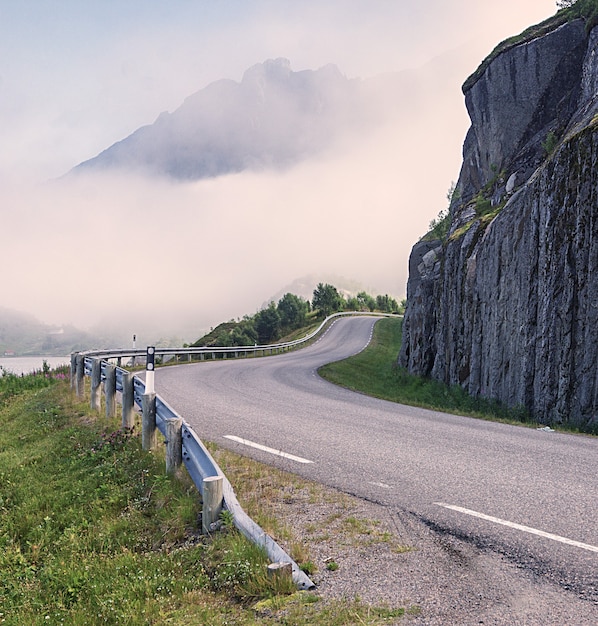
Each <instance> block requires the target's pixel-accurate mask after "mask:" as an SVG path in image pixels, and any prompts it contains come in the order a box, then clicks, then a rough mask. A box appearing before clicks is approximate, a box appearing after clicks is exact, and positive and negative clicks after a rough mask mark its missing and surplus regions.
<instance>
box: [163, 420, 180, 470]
mask: <svg viewBox="0 0 598 626" xmlns="http://www.w3.org/2000/svg"><path fill="white" fill-rule="evenodd" d="M182 426H183V418H181V417H171V418H168V419H165V420H164V430H165V434H166V473H167V474H173V473H174V472H176V471H177V469H178V468H179V467H180V466H181V463H182V462H183V438H182V435H181V428H182Z"/></svg>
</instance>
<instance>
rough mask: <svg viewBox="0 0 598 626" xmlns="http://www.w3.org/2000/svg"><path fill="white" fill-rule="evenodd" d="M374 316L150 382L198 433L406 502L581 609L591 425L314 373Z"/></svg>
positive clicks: (594, 568) (597, 591)
mask: <svg viewBox="0 0 598 626" xmlns="http://www.w3.org/2000/svg"><path fill="white" fill-rule="evenodd" d="M375 322H376V320H375V318H369V317H365V318H343V319H339V320H337V321H336V322H335V323H334V324H333V325H332V327H331V328H330V330H329V331H328V332H327V333H326V335H325V336H324V337H323V338H321V339H320V340H319V341H318V342H317V343H316V344H314V345H312V346H311V347H309V348H305V349H303V350H299V351H296V352H292V353H286V354H281V355H276V356H272V357H267V358H259V359H242V360H237V361H233V360H231V361H217V362H205V363H198V364H194V365H181V366H175V367H170V368H164V369H160V370H158V371H157V372H156V390H157V392H158V393H159V394H160V395H161V396H162V397H163V398H164V399H165V400H166V401H167V402H168V403H170V404H171V405H172V406H173V407H175V408H176V409H177V411H178V412H179V413H180V414H181V415H183V416H184V417H185V419H186V420H187V422H189V423H190V424H191V425H192V426H193V428H194V430H195V431H196V432H197V434H198V435H199V436H200V437H201V438H202V439H205V440H209V441H215V442H217V443H218V444H219V445H221V446H223V447H227V448H231V449H233V450H236V451H238V452H241V453H243V454H245V455H249V456H252V457H254V458H256V459H258V460H260V461H264V462H266V463H269V464H271V465H275V466H278V467H281V468H283V469H286V470H290V471H292V472H294V473H296V474H299V475H302V476H305V477H307V478H310V479H313V480H317V481H318V482H321V483H324V484H327V485H330V486H333V487H335V488H338V489H341V490H343V491H345V492H348V493H351V494H355V495H358V496H360V497H363V498H366V499H369V500H374V501H376V502H380V503H382V504H385V505H387V506H388V507H389V509H390V510H392V511H401V512H408V513H411V514H413V515H414V516H416V517H417V518H418V519H420V520H422V521H424V522H425V523H426V524H427V525H428V526H429V527H431V528H433V529H434V530H435V531H437V532H438V533H441V534H443V533H448V534H450V535H455V536H457V537H459V538H461V539H465V540H467V541H470V542H471V543H472V544H473V545H475V546H478V547H480V548H482V549H484V550H491V551H493V552H495V553H498V554H499V555H502V556H503V557H504V558H506V559H507V560H508V561H509V562H511V563H515V564H516V565H517V566H518V567H523V568H525V569H527V570H531V571H532V572H534V573H535V574H538V575H539V576H541V577H542V579H543V580H551V581H553V582H554V583H555V584H556V585H558V586H559V587H560V588H561V589H562V590H564V591H566V592H567V593H571V592H573V593H575V595H576V597H578V598H584V599H587V600H588V605H592V610H595V609H596V604H597V603H598V575H597V572H598V438H591V437H585V436H575V435H568V434H561V433H555V432H546V431H540V430H536V429H528V428H523V427H517V426H508V425H503V424H497V423H493V422H485V421H481V420H475V419H471V418H465V417H459V416H454V415H447V414H444V413H438V412H434V411H428V410H423V409H418V408H413V407H408V406H403V405H398V404H394V403H391V402H385V401H382V400H377V399H374V398H370V397H367V396H364V395H361V394H357V393H354V392H351V391H348V390H345V389H342V388H339V387H337V386H335V385H332V384H330V383H328V382H326V381H324V380H323V379H321V378H320V377H319V376H318V375H317V369H318V367H319V366H321V365H323V364H324V363H328V362H331V361H335V360H339V359H342V358H345V357H346V356H349V355H351V354H355V353H356V352H359V351H360V350H361V349H363V347H364V346H365V345H366V344H367V342H368V341H369V338H370V336H371V333H372V330H373V326H374V324H375ZM230 437H233V438H234V439H231V438H230ZM252 444H258V445H260V446H264V447H266V448H268V449H269V451H268V450H262V449H259V448H256V447H253V445H252Z"/></svg>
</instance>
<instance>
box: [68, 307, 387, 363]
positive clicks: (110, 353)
mask: <svg viewBox="0 0 598 626" xmlns="http://www.w3.org/2000/svg"><path fill="white" fill-rule="evenodd" d="M362 315H363V316H367V317H372V316H374V317H398V315H396V314H394V313H372V312H361V311H351V312H347V313H334V314H333V315H329V316H328V317H327V318H326V319H325V320H324V321H323V322H322V323H321V324H320V325H319V326H318V328H316V329H315V330H314V331H312V332H311V333H309V334H308V335H306V336H305V337H301V338H300V339H295V340H294V341H287V342H283V343H273V344H265V345H255V346H232V347H221V346H187V347H181V348H160V347H156V349H155V353H156V355H158V356H172V357H177V356H182V355H190V356H194V355H199V356H201V355H203V356H204V357H205V356H206V355H207V356H211V355H216V354H218V355H222V357H224V358H238V357H239V356H247V355H248V354H253V355H254V356H255V355H258V354H259V353H260V352H261V353H262V354H263V355H264V356H265V355H266V354H277V353H280V352H288V351H289V350H294V349H296V348H301V347H303V346H304V345H305V344H306V343H309V342H310V341H311V340H312V339H315V338H316V337H317V336H318V335H319V334H320V333H321V332H322V330H323V329H324V328H326V326H327V325H328V324H329V323H330V322H331V321H333V320H335V319H337V318H340V317H347V316H349V317H355V316H362ZM79 354H82V355H84V356H86V357H87V356H93V357H99V358H102V359H104V360H114V359H123V358H131V359H132V358H135V359H137V358H140V359H145V354H146V350H145V348H143V349H138V348H114V349H106V350H87V351H85V352H80V353H79Z"/></svg>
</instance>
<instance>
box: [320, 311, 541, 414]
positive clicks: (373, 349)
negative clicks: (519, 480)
mask: <svg viewBox="0 0 598 626" xmlns="http://www.w3.org/2000/svg"><path fill="white" fill-rule="evenodd" d="M402 328H403V320H402V319H401V318H386V319H382V320H380V321H379V322H377V323H376V326H375V329H374V336H373V338H372V341H371V342H370V345H369V346H368V347H367V348H366V349H365V350H364V351H362V352H360V353H359V354H357V355H355V356H352V357H350V358H348V359H345V360H343V361H337V362H336V363H330V364H328V365H324V366H323V367H321V368H320V369H319V374H320V375H321V376H322V377H323V378H325V379H326V380H329V381H330V382H332V383H335V384H337V385H341V386H343V387H346V388H348V389H352V390H353V391H359V392H361V393H364V394H367V395H370V396H374V397H376V398H382V399H383V400H390V401H391V402H399V403H401V404H408V405H411V406H418V407H423V408H428V409H433V410H437V411H445V412H448V413H457V414H460V415H469V416H472V417H480V418H485V419H495V420H502V421H507V422H511V423H512V422H516V423H521V422H526V421H528V419H529V418H528V415H527V413H526V412H525V411H524V410H522V409H509V408H507V407H504V406H502V405H500V404H499V403H498V402H495V401H492V400H486V399H484V398H473V397H471V396H469V395H468V394H467V393H466V392H465V391H464V390H463V389H462V388H461V387H459V386H457V385H456V386H454V387H449V386H447V385H444V384H442V383H440V382H438V381H435V380H431V379H428V378H422V377H419V376H413V375H411V374H409V373H408V372H407V371H406V370H405V369H403V368H401V367H399V366H398V365H397V358H398V354H399V351H400V349H401V340H402Z"/></svg>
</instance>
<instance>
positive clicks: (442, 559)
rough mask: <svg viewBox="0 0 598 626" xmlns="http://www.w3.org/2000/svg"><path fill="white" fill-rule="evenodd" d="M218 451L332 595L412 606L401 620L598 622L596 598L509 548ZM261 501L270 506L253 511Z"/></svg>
mask: <svg viewBox="0 0 598 626" xmlns="http://www.w3.org/2000/svg"><path fill="white" fill-rule="evenodd" d="M213 454H215V456H216V459H217V461H218V463H219V464H221V466H223V469H225V467H226V469H225V473H226V474H227V477H228V478H229V480H231V483H232V484H233V485H234V486H235V490H236V492H237V495H238V496H239V500H240V501H241V504H242V505H243V506H244V508H245V509H246V510H247V512H248V513H249V514H250V515H251V516H252V517H254V519H256V521H258V522H259V523H261V525H262V527H263V528H264V530H266V532H268V533H269V534H271V535H272V536H273V537H274V538H275V539H276V541H277V542H278V543H279V544H280V545H281V546H282V547H283V548H284V549H285V550H286V551H287V552H288V553H289V554H290V555H291V556H293V558H295V560H297V561H298V562H301V561H303V562H305V561H310V562H311V563H312V564H313V566H314V569H315V571H314V572H313V573H310V578H311V579H312V580H313V582H314V583H315V584H316V591H315V593H316V594H318V595H319V596H320V597H321V598H322V600H323V601H326V600H327V599H339V598H347V599H354V598H360V599H361V601H362V602H364V603H367V604H370V605H376V606H388V607H390V608H397V607H404V608H405V609H406V616H405V617H403V618H402V619H401V620H399V621H398V622H397V623H400V624H414V625H420V624H425V625H426V626H435V625H442V626H445V625H452V624H458V625H463V626H468V625H470V624H472V625H473V624H486V625H489V624H491V625H496V626H498V625H508V626H517V625H526V626H535V625H538V626H549V625H552V624H555V625H556V624H559V625H562V624H567V625H570V626H585V625H588V626H590V625H592V626H593V625H595V624H598V606H597V605H596V604H595V603H593V602H591V601H588V600H583V599H580V598H579V597H577V596H576V595H575V593H573V592H570V591H567V590H565V589H562V588H561V587H559V586H558V585H555V584H554V583H553V582H550V581H547V580H545V579H544V578H542V577H541V576H538V575H536V574H534V573H533V572H531V571H529V570H527V569H525V568H522V567H521V566H519V565H517V564H515V563H512V562H510V561H509V560H507V559H506V558H505V557H503V556H502V555H500V554H496V553H494V552H491V551H484V550H481V549H480V548H478V547H477V546H474V545H472V544H470V543H468V542H466V541H463V540H462V539H459V538H457V537H454V536H449V535H445V534H441V533H440V532H438V531H437V530H435V529H433V528H431V527H429V526H428V525H426V524H425V522H424V521H422V520H420V519H418V518H417V517H416V516H414V515H413V514H411V513H410V512H409V511H404V510H397V509H396V508H389V507H387V506H384V505H381V504H377V503H375V502H368V501H365V500H363V499H361V498H357V497H354V496H352V495H349V494H346V493H342V492H339V491H337V490H334V489H332V488H328V487H324V486H322V485H320V484H316V483H312V482H310V481H306V480H304V479H301V478H299V477H297V476H295V475H292V474H288V473H286V472H282V471H280V470H276V469H273V468H267V470H264V466H260V464H259V463H255V462H254V461H250V460H249V459H245V461H244V469H243V470H242V471H241V473H240V474H238V475H236V474H235V470H233V468H234V466H235V464H236V461H234V458H235V457H236V455H233V453H230V452H227V451H224V450H217V451H214V452H213ZM245 464H247V465H245ZM227 466H229V467H227ZM248 467H250V468H251V469H247V468H248ZM260 467H261V468H262V469H260ZM252 472H257V475H253V476H252V475H251V473H252ZM238 485H239V486H240V487H239V488H238V487H237V486H238ZM249 485H251V488H249ZM258 502H259V503H260V504H259V505H258ZM258 506H259V507H260V508H261V509H262V513H258V511H257V510H256V511H254V510H252V509H254V507H258ZM264 508H267V509H268V511H267V514H266V515H267V518H270V519H271V518H273V519H275V520H276V521H275V522H274V523H273V527H272V528H269V527H268V524H267V523H263V522H261V521H260V519H259V518H257V517H256V516H257V515H258V514H259V515H263V509H264ZM298 557H301V558H298Z"/></svg>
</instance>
